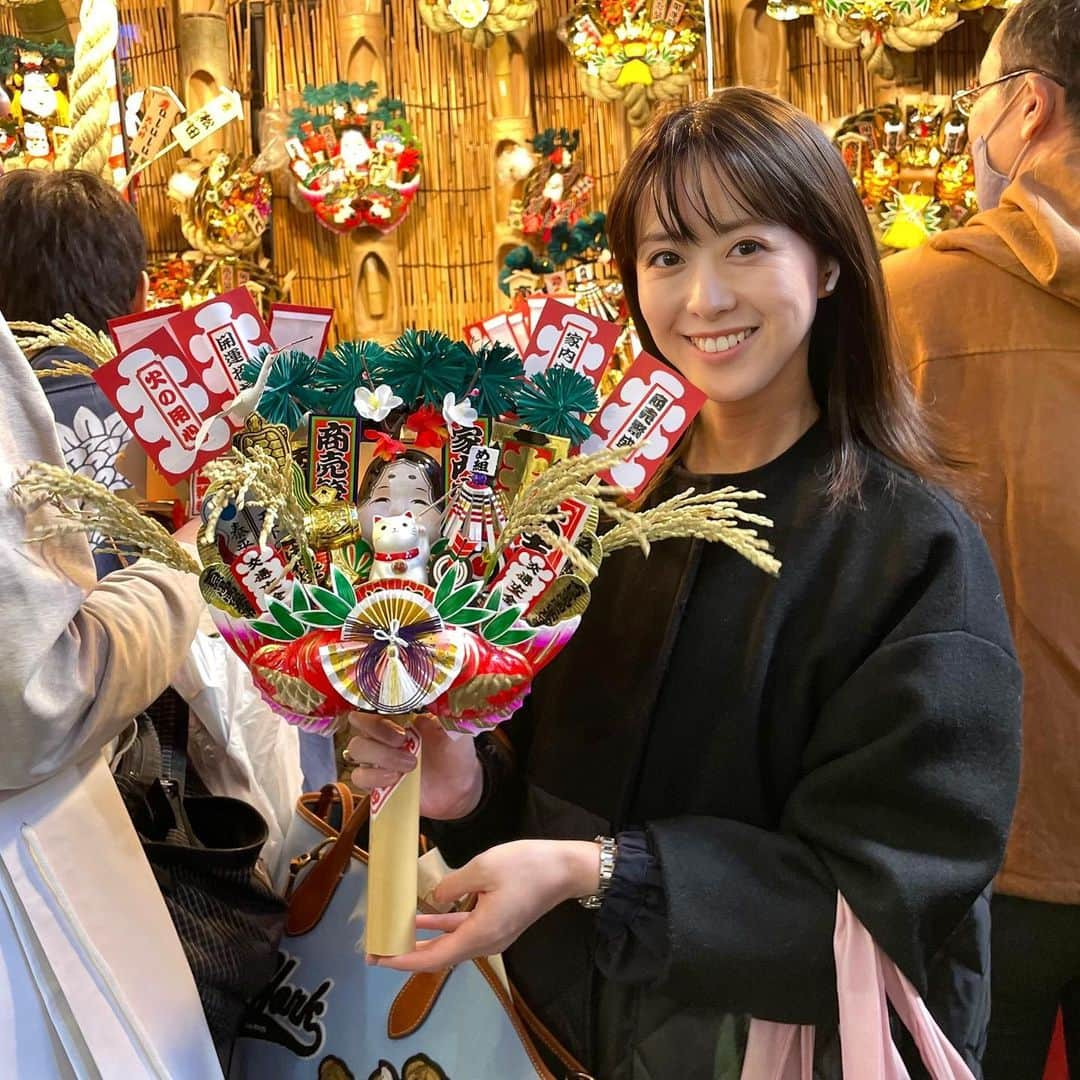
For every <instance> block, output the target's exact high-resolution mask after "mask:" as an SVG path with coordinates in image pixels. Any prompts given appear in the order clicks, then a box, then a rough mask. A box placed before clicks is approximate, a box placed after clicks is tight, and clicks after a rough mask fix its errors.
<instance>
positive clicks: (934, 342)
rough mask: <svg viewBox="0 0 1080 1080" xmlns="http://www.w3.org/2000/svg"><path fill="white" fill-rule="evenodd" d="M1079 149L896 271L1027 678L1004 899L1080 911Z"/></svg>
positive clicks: (900, 262)
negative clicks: (968, 472)
mask: <svg viewBox="0 0 1080 1080" xmlns="http://www.w3.org/2000/svg"><path fill="white" fill-rule="evenodd" d="M1077 177H1080V151H1072V152H1070V153H1069V154H1067V155H1064V156H1063V157H1061V158H1059V159H1058V160H1056V161H1053V162H1049V161H1048V162H1045V163H1039V164H1038V165H1036V166H1035V167H1034V168H1033V169H1031V170H1030V171H1027V172H1025V173H1023V174H1021V175H1020V176H1019V177H1017V179H1016V180H1015V181H1014V182H1013V183H1012V184H1011V185H1010V186H1009V188H1008V190H1007V191H1006V192H1005V195H1004V197H1003V198H1002V201H1001V205H1000V206H999V207H997V208H996V209H994V210H990V211H987V212H986V213H982V214H979V215H977V216H976V217H974V218H973V219H972V220H971V222H970V223H969V224H968V225H967V226H966V227H964V228H961V229H954V230H952V231H951V232H946V233H942V234H939V235H938V236H935V237H934V238H933V239H932V241H931V242H930V243H929V244H928V245H926V246H925V247H922V248H918V249H916V250H913V251H909V252H905V253H903V254H901V255H896V256H893V257H891V258H889V259H887V260H886V262H885V272H886V280H887V282H888V286H889V292H890V299H891V303H892V311H893V325H894V327H895V329H896V335H897V337H898V339H899V344H900V350H901V355H902V356H903V357H904V358H905V359H906V360H907V361H908V363H909V365H910V368H911V371H912V373H913V378H914V381H915V384H916V387H917V389H918V391H919V394H920V396H921V397H922V399H923V400H924V401H925V402H926V403H927V404H928V405H929V407H930V408H931V410H932V412H933V413H934V414H936V415H937V416H938V417H939V419H940V420H941V421H942V426H943V430H944V433H945V435H946V437H947V438H948V439H949V440H950V442H955V446H956V448H957V449H958V450H959V452H960V453H961V454H962V455H963V456H964V457H965V458H967V459H968V460H969V461H971V462H973V463H974V465H975V473H974V480H975V483H976V489H977V494H976V498H975V503H974V505H973V506H972V510H973V512H974V513H975V514H976V518H977V520H979V522H980V524H981V525H982V528H983V532H984V533H985V535H986V539H987V541H988V543H989V545H990V549H991V552H992V553H993V556H994V560H995V562H996V563H997V568H998V573H999V575H1000V577H1001V582H1002V587H1003V589H1004V593H1005V601H1006V603H1007V605H1008V609H1009V615H1010V619H1011V621H1012V627H1013V634H1014V636H1015V639H1016V647H1017V655H1018V657H1019V659H1020V663H1021V666H1022V668H1023V672H1024V683H1025V685H1024V744H1023V746H1024V760H1023V771H1022V775H1021V782H1020V800H1019V804H1018V807H1017V811H1016V817H1015V820H1014V824H1013V832H1012V835H1011V837H1010V840H1009V846H1008V850H1007V852H1006V856H1005V864H1004V866H1003V868H1002V871H1001V874H1000V875H999V878H998V885H997V887H998V889H999V890H1000V891H1002V892H1006V893H1010V894H1013V895H1016V896H1024V897H1029V898H1031V899H1036V900H1044V901H1049V902H1054V903H1068V904H1078V903H1080V181H1078V180H1077Z"/></svg>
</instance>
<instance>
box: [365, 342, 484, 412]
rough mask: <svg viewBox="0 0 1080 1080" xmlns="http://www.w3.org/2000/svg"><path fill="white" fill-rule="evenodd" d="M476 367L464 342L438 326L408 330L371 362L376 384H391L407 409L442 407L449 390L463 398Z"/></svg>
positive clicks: (449, 392) (457, 396)
mask: <svg viewBox="0 0 1080 1080" xmlns="http://www.w3.org/2000/svg"><path fill="white" fill-rule="evenodd" d="M473 369H474V362H473V358H472V354H471V353H470V352H469V349H468V347H467V346H466V345H465V343H464V342H462V341H455V340H454V339H453V338H451V337H447V335H446V334H442V333H439V331H437V330H406V331H405V333H404V334H402V335H401V337H399V338H398V339H397V341H395V342H394V343H393V345H391V346H390V348H389V349H387V350H386V352H385V354H384V355H383V357H382V358H381V359H380V360H379V362H377V363H376V364H373V365H372V366H371V374H372V378H373V379H374V381H375V385H376V386H378V385H379V384H380V383H387V384H389V386H390V387H391V389H392V390H393V391H394V393H395V394H397V396H398V397H400V398H401V399H402V400H403V401H404V402H405V408H406V409H409V410H412V409H415V408H418V407H419V406H420V405H434V406H435V407H436V408H439V409H441V408H442V403H443V398H444V397H446V395H447V394H453V395H454V397H455V398H456V399H457V400H458V401H460V400H461V399H462V397H463V396H464V394H465V391H466V389H467V388H468V385H469V379H470V377H471V375H472V372H473Z"/></svg>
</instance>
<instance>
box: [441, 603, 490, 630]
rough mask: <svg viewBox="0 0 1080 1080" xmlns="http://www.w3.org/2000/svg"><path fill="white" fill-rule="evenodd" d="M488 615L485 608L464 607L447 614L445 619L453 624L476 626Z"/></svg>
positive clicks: (488, 612)
mask: <svg viewBox="0 0 1080 1080" xmlns="http://www.w3.org/2000/svg"><path fill="white" fill-rule="evenodd" d="M490 616H491V612H490V611H488V610H487V608H476V607H466V608H462V609H461V610H460V611H455V612H454V613H453V615H449V616H447V619H446V621H447V622H448V623H450V624H451V625H453V626H478V625H479V624H480V623H482V622H483V621H484V620H485V619H487V618H489V617H490Z"/></svg>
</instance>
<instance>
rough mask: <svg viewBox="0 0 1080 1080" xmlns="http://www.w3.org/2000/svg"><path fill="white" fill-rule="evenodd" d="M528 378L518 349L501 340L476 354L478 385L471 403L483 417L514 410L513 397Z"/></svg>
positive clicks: (483, 346)
mask: <svg viewBox="0 0 1080 1080" xmlns="http://www.w3.org/2000/svg"><path fill="white" fill-rule="evenodd" d="M524 377H525V369H524V367H523V366H522V362H521V357H520V356H518V353H517V350H516V349H513V348H511V347H510V346H509V345H506V344H504V343H503V342H501V341H492V342H488V343H487V344H486V345H482V346H481V347H480V348H479V349H478V350H477V352H476V386H475V387H474V389H473V398H472V403H473V407H474V408H475V409H476V411H477V413H478V414H479V415H480V416H490V417H499V416H502V415H503V413H508V412H512V411H513V410H514V408H515V401H514V394H515V392H516V391H517V389H518V386H519V384H520V383H521V380H522V379H523V378H524Z"/></svg>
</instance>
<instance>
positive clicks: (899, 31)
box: [766, 0, 1009, 79]
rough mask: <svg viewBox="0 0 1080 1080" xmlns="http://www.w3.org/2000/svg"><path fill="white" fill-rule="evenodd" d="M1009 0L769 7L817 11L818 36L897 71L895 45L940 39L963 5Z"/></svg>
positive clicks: (877, 70)
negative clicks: (892, 52)
mask: <svg viewBox="0 0 1080 1080" xmlns="http://www.w3.org/2000/svg"><path fill="white" fill-rule="evenodd" d="M1008 2H1009V0H796V2H790V0H769V3H768V6H767V7H766V12H767V13H768V14H769V15H771V16H772V17H773V18H774V19H779V20H780V21H782V22H787V21H789V20H792V19H797V18H799V17H800V16H803V15H809V16H812V17H813V19H814V30H815V32H816V33H817V35H818V37H819V38H821V40H822V41H823V42H824V43H825V44H826V45H828V46H829V47H830V48H833V49H859V50H860V51H861V53H862V58H863V61H864V62H865V64H866V66H867V68H868V70H869V71H870V72H871V74H874V75H880V76H881V77H882V78H885V79H890V78H892V77H893V75H894V69H893V62H892V59H891V57H890V55H889V51H890V50H894V51H895V52H901V53H911V52H915V50H916V49H925V48H929V47H930V46H931V45H936V44H937V43H938V42H939V41H940V40H941V38H942V37H943V36H944V35H945V34H946V33H947V32H948V31H949V30H952V29H953V27H955V26H956V25H957V24H958V23H959V21H960V14H961V12H963V11H976V10H979V9H980V8H984V7H994V8H1004V7H1006V6H1007V5H1008Z"/></svg>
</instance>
